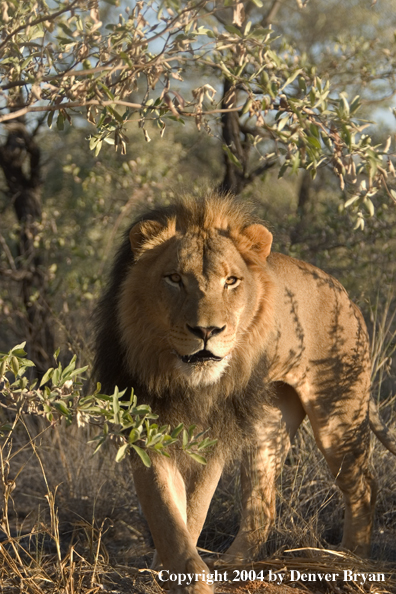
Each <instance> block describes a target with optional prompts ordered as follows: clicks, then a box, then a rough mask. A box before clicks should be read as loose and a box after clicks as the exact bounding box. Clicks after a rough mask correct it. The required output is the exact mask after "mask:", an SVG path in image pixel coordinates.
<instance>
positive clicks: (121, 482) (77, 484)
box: [0, 317, 396, 594]
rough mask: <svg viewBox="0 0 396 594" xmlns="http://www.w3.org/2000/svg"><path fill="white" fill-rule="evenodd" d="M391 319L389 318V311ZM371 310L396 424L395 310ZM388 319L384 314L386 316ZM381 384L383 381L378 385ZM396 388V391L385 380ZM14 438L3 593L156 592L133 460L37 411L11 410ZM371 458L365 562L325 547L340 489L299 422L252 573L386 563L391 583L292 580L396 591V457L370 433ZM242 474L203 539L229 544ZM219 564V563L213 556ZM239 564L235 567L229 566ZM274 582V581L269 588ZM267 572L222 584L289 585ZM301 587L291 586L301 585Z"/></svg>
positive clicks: (356, 591) (5, 472) (337, 525)
mask: <svg viewBox="0 0 396 594" xmlns="http://www.w3.org/2000/svg"><path fill="white" fill-rule="evenodd" d="M386 319H387V320H388V321H389V317H388V318H386ZM386 319H385V318H381V319H380V320H379V321H378V322H376V321H375V320H374V325H375V328H376V331H375V332H374V333H373V337H374V338H373V351H374V354H375V367H376V369H377V374H375V375H374V378H373V382H374V387H375V390H374V392H375V394H377V395H379V394H380V392H382V397H384V386H385V396H387V394H389V396H388V398H385V402H384V403H383V405H382V415H383V417H384V418H385V419H386V421H387V422H388V424H390V425H391V426H393V428H394V429H396V422H395V398H394V397H393V398H392V397H391V394H392V392H391V390H394V386H395V382H394V377H393V378H392V377H390V376H389V373H388V375H386V374H385V372H386V371H388V372H389V371H391V370H392V367H391V366H392V363H391V355H392V354H393V351H394V350H395V348H396V346H395V344H396V343H395V332H394V331H393V327H394V319H392V323H391V324H390V325H389V324H388V322H387V321H386ZM384 320H385V321H384ZM381 388H382V390H381ZM390 388H391V390H390ZM11 420H13V421H14V423H15V429H14V431H13V432H12V441H11V439H4V438H3V441H2V445H1V448H0V466H1V468H0V472H1V474H2V477H1V482H2V485H3V491H2V494H1V497H2V509H3V518H2V523H1V528H0V591H1V592H2V593H4V594H14V593H15V594H16V593H20V592H21V593H25V592H26V594H49V593H51V594H52V593H54V594H56V593H59V594H95V593H99V592H102V591H103V589H105V590H106V591H108V592H113V593H114V594H116V593H120V594H126V593H128V594H130V593H131V592H134V593H135V592H136V593H137V594H140V593H141V594H154V593H157V594H159V593H160V592H161V591H162V590H161V588H160V586H159V585H158V583H157V582H156V581H155V579H154V577H153V575H152V574H151V573H150V572H147V571H146V572H144V573H142V572H141V570H143V569H144V568H147V567H148V565H149V564H150V560H151V555H152V550H153V549H152V543H151V538H150V535H149V531H148V529H147V526H146V524H145V521H144V519H143V518H142V517H141V515H140V513H139V509H138V503H137V500H136V496H135V493H134V488H133V483H132V479H131V473H130V470H129V466H128V463H127V461H123V462H122V463H121V464H115V462H114V454H115V452H114V451H111V450H106V449H105V448H104V450H101V453H100V454H97V455H95V456H93V455H92V452H93V446H92V447H91V445H89V444H88V445H87V442H88V440H89V438H90V437H92V435H89V431H90V430H89V429H87V428H84V429H78V428H77V427H74V426H72V427H69V428H68V429H65V428H63V427H57V426H54V427H50V428H48V427H46V426H45V425H44V424H42V423H41V421H40V420H37V419H35V418H33V417H29V416H24V417H21V418H16V419H15V418H14V419H11ZM370 455H371V462H372V466H373V467H374V469H375V473H376V475H377V477H378V487H379V488H378V498H377V514H376V522H375V529H374V539H373V559H372V560H370V561H362V560H361V559H358V558H356V557H353V556H351V555H346V554H343V553H337V552H335V551H332V550H330V549H331V548H332V547H334V546H336V545H337V544H338V543H339V542H340V540H341V532H342V521H343V511H342V498H341V495H340V492H339V491H338V489H337V488H336V487H335V485H334V480H333V478H332V476H331V475H330V472H329V470H328V469H327V466H326V464H325V462H324V460H323V457H322V455H321V454H320V452H319V451H318V448H317V446H316V444H315V441H314V438H313V435H312V431H311V428H310V426H309V424H308V423H307V422H304V423H303V426H302V427H301V429H300V430H299V432H298V435H297V438H296V440H295V443H294V445H293V448H292V450H291V452H290V454H289V456H288V458H287V461H286V464H285V466H284V469H283V472H282V475H281V477H280V479H279V484H278V506H277V507H278V510H277V512H278V513H277V520H276V523H275V525H274V527H273V529H272V531H271V533H270V536H269V539H268V542H267V543H266V545H265V546H264V548H263V551H262V553H263V558H266V561H264V562H260V563H255V564H254V565H249V568H247V567H245V568H244V569H250V568H251V567H254V569H255V570H256V572H258V571H260V570H261V569H263V570H264V572H266V571H268V569H271V570H273V571H276V570H280V571H282V572H284V573H285V576H286V578H285V579H287V576H288V575H290V574H289V573H288V572H290V571H291V570H292V569H297V570H299V571H304V572H313V573H318V572H328V571H332V572H339V573H342V571H343V570H344V569H353V570H355V571H357V572H363V573H367V572H375V573H377V572H384V573H385V574H386V583H385V584H376V585H373V584H371V586H367V585H365V586H362V585H361V584H360V583H359V582H358V581H357V582H348V583H345V582H343V583H341V582H338V581H335V582H329V583H326V584H323V583H319V584H318V582H313V583H302V582H299V583H298V584H297V585H298V587H299V588H300V590H299V591H301V592H302V591H305V592H312V593H314V592H330V593H337V594H339V593H340V592H346V593H350V594H362V593H363V592H371V593H372V594H374V593H376V594H380V593H385V592H389V593H390V594H395V592H396V578H395V567H396V565H395V564H396V490H395V488H394V477H395V476H396V458H395V457H394V456H392V455H391V454H390V453H389V452H387V451H386V450H385V449H384V448H383V446H382V445H381V444H379V443H378V441H376V439H375V438H374V436H373V440H372V450H371V454H370ZM239 510H240V494H239V479H238V474H237V472H236V469H234V472H233V471H230V472H228V473H227V474H226V475H225V476H223V478H222V480H221V482H220V485H219V488H218V491H217V494H216V496H215V498H214V500H213V502H212V505H211V508H210V511H209V515H208V519H207V522H206V526H205V529H204V531H203V533H202V536H201V539H200V542H199V544H200V546H201V547H203V548H204V549H206V550H210V551H223V550H225V549H226V548H227V546H229V544H230V543H231V541H232V538H233V537H234V536H235V534H236V532H237V528H238V517H239ZM217 569H218V570H219V571H221V570H224V569H225V567H224V566H220V565H219V566H217ZM232 569H234V567H233V568H232ZM273 588H275V586H273ZM283 588H284V586H282V587H281V586H279V587H278V589H277V590H272V589H271V585H270V584H268V583H267V582H265V583H264V582H254V583H250V582H249V583H239V584H235V583H234V584H232V583H231V584H225V585H223V586H219V587H218V589H217V591H224V592H231V591H233V592H237V591H238V592H246V593H248V592H255V593H256V594H260V593H261V592H265V593H268V594H270V593H271V594H272V592H275V591H276V592H277V594H282V593H283V592H286V591H289V590H288V588H287V587H286V589H283ZM296 591H297V590H296V589H293V590H290V592H296Z"/></svg>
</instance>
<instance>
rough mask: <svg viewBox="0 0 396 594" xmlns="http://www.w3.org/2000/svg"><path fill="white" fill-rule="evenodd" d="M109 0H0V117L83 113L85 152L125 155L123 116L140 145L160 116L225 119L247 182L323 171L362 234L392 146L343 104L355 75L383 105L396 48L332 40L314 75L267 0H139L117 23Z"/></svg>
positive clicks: (205, 124)
mask: <svg viewBox="0 0 396 594" xmlns="http://www.w3.org/2000/svg"><path fill="white" fill-rule="evenodd" d="M111 4H116V2H115V1H114V2H113V1H112V0H109V1H108V2H99V1H98V0H71V1H66V2H63V1H59V0H56V1H55V2H51V3H46V2H44V1H43V0H39V1H37V0H28V1H27V2H18V1H17V0H12V1H6V2H3V3H2V21H3V35H2V41H1V42H0V52H1V62H0V74H1V79H2V83H1V85H0V90H1V94H2V106H1V115H0V122H2V123H6V122H12V121H15V119H16V118H17V117H22V116H25V115H26V114H37V113H42V114H44V117H46V118H47V122H48V125H49V126H52V124H53V120H54V119H56V125H57V127H58V128H59V129H63V127H64V124H65V121H68V122H71V121H72V119H73V118H76V117H77V118H81V117H83V118H85V119H86V120H87V121H88V122H90V123H91V124H92V125H93V126H94V127H95V131H94V132H93V133H92V134H91V136H90V142H89V144H90V148H91V149H92V150H94V152H95V154H96V155H97V154H98V153H99V151H100V150H101V147H102V145H103V142H107V143H109V144H113V145H114V146H115V148H116V149H118V148H120V149H121V152H123V153H125V152H126V150H127V144H128V134H127V125H128V124H129V123H131V122H132V123H134V124H136V125H137V126H138V127H139V128H141V129H142V132H143V134H144V136H145V139H146V140H147V141H149V140H150V136H149V132H148V130H147V124H148V122H150V121H151V122H154V124H155V125H156V126H158V128H159V131H160V134H161V135H163V134H164V132H165V128H166V125H167V124H168V123H169V121H171V120H173V121H176V122H177V123H178V124H183V123H184V122H185V121H186V120H188V119H192V120H194V121H195V123H196V125H197V126H198V128H201V127H202V128H204V129H206V130H207V131H208V132H209V133H210V132H211V131H213V130H216V126H217V124H216V122H217V121H218V120H219V118H220V117H224V115H225V114H226V115H227V114H231V113H235V114H237V116H238V118H239V126H240V136H241V138H243V142H244V143H245V145H248V147H249V152H250V154H249V158H248V156H247V153H246V151H242V150H241V148H240V147H238V146H237V145H238V143H239V141H238V139H237V138H233V139H230V140H229V141H228V142H227V140H226V141H225V142H224V144H223V149H224V151H225V153H226V155H227V158H228V159H229V161H230V162H231V164H232V165H233V166H235V167H236V168H238V169H239V170H241V171H242V173H243V176H244V177H245V178H247V177H249V175H250V176H251V175H252V173H253V170H254V173H255V174H256V173H257V172H260V171H261V170H263V171H265V169H266V168H268V166H269V165H272V164H273V163H276V164H277V165H278V166H279V176H282V175H283V174H284V173H285V172H286V171H287V170H291V171H292V172H296V171H297V170H298V169H299V168H304V169H306V170H309V171H310V172H311V175H312V177H315V175H316V173H317V170H318V168H319V167H323V166H325V165H328V166H330V167H331V168H332V169H333V171H334V173H335V174H336V176H337V177H338V179H339V183H340V186H341V189H344V188H346V189H347V190H348V191H349V196H346V199H345V206H350V205H352V204H354V205H355V207H356V206H358V207H359V209H357V226H361V227H363V225H364V217H365V216H368V215H369V216H372V215H373V213H374V204H373V201H372V198H373V196H375V195H376V194H377V193H378V191H380V190H385V192H386V193H387V194H388V195H389V197H390V198H391V199H392V200H396V192H395V191H394V190H393V189H392V181H391V182H390V179H391V180H393V177H394V167H393V164H392V160H391V158H390V156H389V150H390V144H391V143H390V139H389V140H388V142H386V144H385V146H381V145H380V144H377V143H376V142H375V141H374V140H373V139H372V137H371V136H370V135H369V134H368V133H367V131H366V128H367V127H368V126H369V122H368V121H367V120H364V119H359V114H358V112H359V109H360V107H361V103H362V100H361V98H360V97H359V95H353V96H352V95H351V97H349V96H348V92H349V93H351V91H353V92H355V90H356V86H358V87H359V85H358V84H357V83H358V80H357V79H359V81H360V82H361V84H362V85H364V88H365V89H366V90H367V89H368V88H370V89H376V91H375V92H376V94H377V96H379V95H381V98H383V97H384V96H387V94H389V88H390V87H391V86H392V84H393V82H394V76H395V74H394V72H395V71H394V68H393V65H394V61H395V56H396V51H395V47H394V46H395V43H394V40H393V44H391V46H389V39H388V38H387V37H386V36H385V37H384V39H383V40H382V41H381V40H379V39H376V40H375V55H374V54H373V51H374V50H373V47H374V46H373V42H372V40H371V41H370V39H366V41H365V42H364V43H363V41H362V39H360V38H358V37H356V36H355V37H353V38H352V39H350V40H348V41H342V40H341V41H339V42H337V43H332V44H329V45H328V47H327V53H326V52H325V53H324V55H325V57H326V56H327V59H322V60H321V61H320V65H321V71H319V68H318V66H317V65H316V64H315V62H318V59H317V57H315V55H314V53H315V52H311V53H308V52H306V51H304V49H303V44H302V47H301V48H298V47H293V45H291V44H290V43H288V42H287V41H286V39H287V36H284V37H278V36H277V35H276V34H275V33H274V31H273V29H272V28H271V19H272V17H273V14H274V12H276V11H277V10H278V9H279V5H280V4H282V3H281V2H279V1H276V0H275V2H272V3H269V2H262V0H254V2H249V3H244V2H239V1H237V0H224V1H223V2H216V3H214V2H210V1H209V0H200V1H196V0H190V1H181V0H172V1H171V0H168V1H165V2H158V1H156V0H150V1H148V2H142V1H140V2H136V3H134V6H133V8H129V7H126V8H125V7H123V6H121V8H122V13H121V14H119V15H118V16H117V17H116V16H115V11H114V9H113V8H112V7H111V6H110V5H111ZM299 5H300V6H302V4H301V3H300V4H299ZM373 10H374V9H373ZM281 24H283V20H281ZM286 28H287V27H286ZM321 51H322V52H323V48H321ZM374 59H375V60H376V63H375V65H374V63H373V60H374ZM191 77H192V78H193V81H191ZM198 78H199V81H200V83H199V84H198V85H197V80H198ZM188 79H190V80H188ZM342 80H343V81H344V82H343V84H341V81H342ZM203 81H205V82H203ZM223 81H225V85H224V92H223V93H222V87H221V85H222V82H223ZM348 90H349V91H348ZM366 94H367V93H366ZM372 96H373V95H371V97H372ZM250 149H253V151H250ZM252 154H253V157H254V158H252V157H251V155H252ZM361 206H363V208H362V209H360V207H361Z"/></svg>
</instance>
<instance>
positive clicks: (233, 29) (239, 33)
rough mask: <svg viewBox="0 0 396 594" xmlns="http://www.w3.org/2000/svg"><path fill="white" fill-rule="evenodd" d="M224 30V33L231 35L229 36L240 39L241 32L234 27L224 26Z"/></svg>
mask: <svg viewBox="0 0 396 594" xmlns="http://www.w3.org/2000/svg"><path fill="white" fill-rule="evenodd" d="M224 28H225V30H226V31H228V33H231V35H237V36H238V37H242V33H241V31H240V30H239V29H238V28H237V27H234V25H226V26H225V27H224Z"/></svg>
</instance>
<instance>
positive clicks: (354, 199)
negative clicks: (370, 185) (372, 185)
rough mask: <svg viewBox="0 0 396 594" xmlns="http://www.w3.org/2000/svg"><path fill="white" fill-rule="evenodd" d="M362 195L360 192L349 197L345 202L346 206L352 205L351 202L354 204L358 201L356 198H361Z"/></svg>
mask: <svg viewBox="0 0 396 594" xmlns="http://www.w3.org/2000/svg"><path fill="white" fill-rule="evenodd" d="M359 198H360V196H359V194H355V195H354V196H351V197H350V198H348V200H347V201H346V202H345V204H344V207H345V208H348V206H351V204H354V203H355V202H356V200H359Z"/></svg>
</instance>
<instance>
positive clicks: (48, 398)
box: [0, 343, 216, 466]
mask: <svg viewBox="0 0 396 594" xmlns="http://www.w3.org/2000/svg"><path fill="white" fill-rule="evenodd" d="M24 346H25V343H22V344H19V345H17V346H15V347H14V348H13V349H11V350H10V351H9V352H8V353H0V387H1V393H2V397H3V398H2V402H1V403H0V405H1V406H2V407H3V408H6V409H7V410H9V411H12V412H13V413H14V414H15V415H16V418H18V417H20V416H21V415H22V414H23V413H28V414H34V415H38V416H41V417H44V418H45V419H46V420H47V421H48V422H49V423H51V424H57V423H60V422H61V421H62V420H63V421H64V422H65V423H66V425H70V424H71V423H72V422H73V421H74V420H76V421H77V423H78V424H79V425H84V424H87V423H90V424H93V425H94V426H95V427H97V428H98V430H99V432H98V434H97V435H96V436H95V437H94V439H93V440H92V441H93V442H95V443H96V444H97V445H96V448H95V452H97V451H98V450H99V449H100V448H101V446H102V445H103V444H104V443H105V442H107V441H108V440H111V441H113V442H114V443H115V444H116V446H117V454H116V458H115V459H116V462H120V461H121V460H123V459H124V458H125V456H126V455H127V454H128V453H129V452H130V451H131V450H133V451H135V452H136V453H137V454H138V455H139V457H140V459H141V460H142V462H143V464H144V465H145V466H150V465H151V460H150V456H149V453H148V452H156V453H159V454H162V455H163V456H168V457H169V455H170V454H169V452H168V449H169V447H170V446H175V447H179V448H180V449H182V450H183V451H185V452H186V453H187V454H188V455H189V456H190V457H191V458H193V459H194V460H196V461H197V462H199V463H200V464H206V459H205V457H204V456H203V453H205V452H207V451H210V449H211V448H212V447H213V446H214V445H215V443H216V440H210V439H209V438H208V437H204V434H205V433H206V431H204V432H200V433H198V434H197V435H195V434H194V431H195V429H196V426H195V425H191V426H190V427H188V428H184V425H183V424H182V423H181V424H180V425H178V426H177V427H176V428H175V429H173V430H171V428H170V427H169V425H162V426H158V424H157V423H155V422H154V421H155V420H156V419H157V418H158V415H156V414H155V413H153V411H152V410H151V408H150V406H148V405H146V404H140V405H138V403H137V397H136V395H135V394H134V392H133V389H132V390H131V395H130V397H129V399H127V398H126V390H123V391H122V392H120V391H119V390H118V388H117V387H116V388H115V390H114V393H113V394H112V395H107V394H101V393H100V384H97V387H96V390H95V391H94V392H93V393H92V394H88V395H85V396H84V395H82V390H81V388H82V382H81V376H82V374H83V373H84V372H85V371H86V370H87V366H85V367H81V368H76V356H73V358H72V359H71V361H70V363H69V365H67V366H66V367H65V368H63V367H62V364H61V363H60V362H58V360H57V359H58V355H59V351H57V352H56V353H55V354H54V357H55V360H56V362H57V363H58V366H57V367H55V368H50V369H48V370H47V372H46V373H45V375H44V376H43V378H42V379H41V382H40V384H39V386H38V387H37V382H33V383H30V382H29V380H28V378H27V377H26V375H25V374H26V371H27V369H28V368H29V367H32V366H33V365H34V364H33V363H32V361H30V360H29V359H27V358H26V352H25V351H24V348H23V347H24ZM10 375H12V376H13V381H12V380H11V381H10V380H9V376H10ZM14 428H15V423H14V424H10V423H9V422H4V423H2V424H0V437H3V438H4V437H5V438H6V439H8V438H9V434H10V432H12V431H13V430H14ZM180 438H182V439H180Z"/></svg>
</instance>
